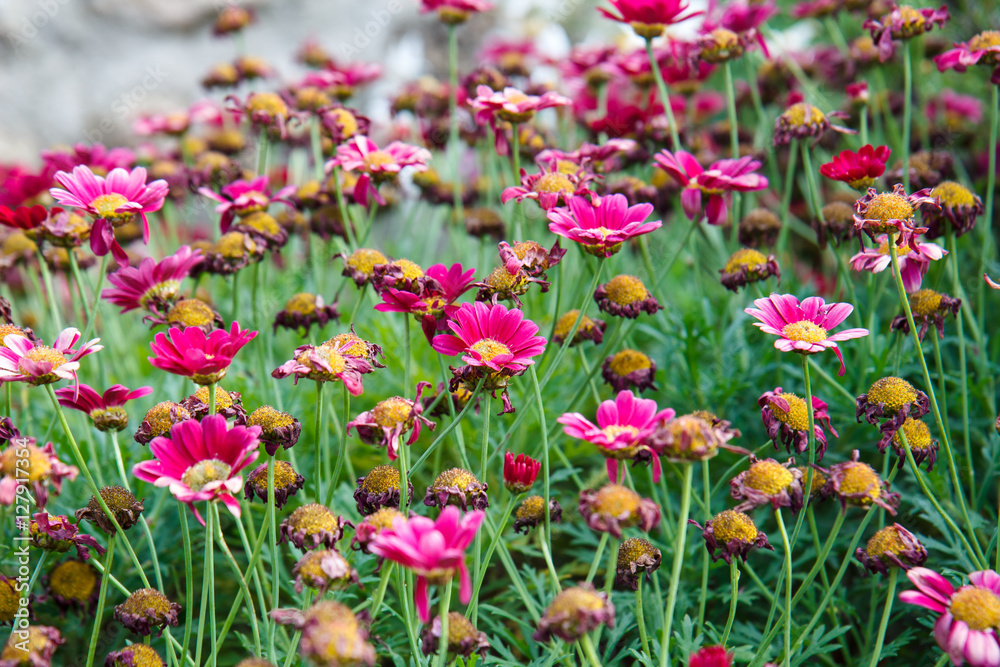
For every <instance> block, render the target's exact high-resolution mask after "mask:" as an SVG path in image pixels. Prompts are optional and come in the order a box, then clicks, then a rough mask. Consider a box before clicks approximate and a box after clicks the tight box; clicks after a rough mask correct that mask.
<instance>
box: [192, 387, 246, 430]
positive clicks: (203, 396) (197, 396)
mask: <svg viewBox="0 0 1000 667" xmlns="http://www.w3.org/2000/svg"><path fill="white" fill-rule="evenodd" d="M210 402H211V397H210V396H209V390H208V387H205V386H203V387H201V388H199V389H198V390H197V391H196V392H194V393H193V394H191V395H190V396H188V397H187V398H185V399H184V400H183V401H181V406H182V407H183V408H184V409H185V410H187V411H188V413H190V415H191V417H193V418H194V419H197V420H198V421H201V420H202V419H204V418H205V417H207V416H208V414H209V407H210V406H209V403H210ZM213 414H217V415H222V416H223V417H225V418H226V419H234V420H235V423H236V424H237V425H239V426H245V425H246V421H247V411H246V410H244V409H243V400H242V397H241V396H240V393H239V392H237V391H226V390H225V389H223V388H222V386H221V385H219V386H216V388H215V412H214V413H213Z"/></svg>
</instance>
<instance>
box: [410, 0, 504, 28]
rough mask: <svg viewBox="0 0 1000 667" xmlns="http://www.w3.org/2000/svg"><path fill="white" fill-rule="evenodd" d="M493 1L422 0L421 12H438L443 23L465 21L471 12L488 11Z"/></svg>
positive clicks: (451, 23)
mask: <svg viewBox="0 0 1000 667" xmlns="http://www.w3.org/2000/svg"><path fill="white" fill-rule="evenodd" d="M491 9H493V3H491V2H486V0H420V13H421V14H426V13H427V12H437V14H438V17H439V18H440V19H441V21H442V22H443V23H447V24H450V25H457V24H459V23H464V22H465V21H466V20H467V19H468V18H469V15H470V14H477V13H479V12H488V11H489V10H491Z"/></svg>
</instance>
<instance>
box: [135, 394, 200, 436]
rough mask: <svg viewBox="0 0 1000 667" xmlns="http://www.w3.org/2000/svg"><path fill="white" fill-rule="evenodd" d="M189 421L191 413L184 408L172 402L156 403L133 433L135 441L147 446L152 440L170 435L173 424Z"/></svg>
mask: <svg viewBox="0 0 1000 667" xmlns="http://www.w3.org/2000/svg"><path fill="white" fill-rule="evenodd" d="M186 419H191V413H190V412H188V411H187V410H186V409H185V408H184V406H182V405H181V404H179V403H174V402H173V401H163V402H161V403H157V404H156V405H154V406H153V407H151V408H150V409H149V411H148V412H146V416H145V417H143V418H142V424H140V425H139V429H138V430H137V431H136V432H135V441H136V442H138V443H140V444H143V445H148V444H149V443H150V442H151V441H152V440H153V438H158V437H160V436H163V435H166V434H168V433H170V427H171V426H173V425H174V424H179V423H180V422H182V421H184V420H186Z"/></svg>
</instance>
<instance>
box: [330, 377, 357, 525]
mask: <svg viewBox="0 0 1000 667" xmlns="http://www.w3.org/2000/svg"><path fill="white" fill-rule="evenodd" d="M350 420H351V392H349V391H347V385H346V384H345V385H344V424H345V425H346V424H347V422H349V421H350ZM346 458H347V429H346V428H341V429H340V452H339V453H338V455H337V465H336V466H335V467H334V469H333V477H332V478H330V486H328V487H327V488H326V503H325V504H326V506H327V507H330V506H331V503H332V502H333V494H334V491H336V489H337V482H338V481H339V480H340V471H341V470H343V469H344V459H346Z"/></svg>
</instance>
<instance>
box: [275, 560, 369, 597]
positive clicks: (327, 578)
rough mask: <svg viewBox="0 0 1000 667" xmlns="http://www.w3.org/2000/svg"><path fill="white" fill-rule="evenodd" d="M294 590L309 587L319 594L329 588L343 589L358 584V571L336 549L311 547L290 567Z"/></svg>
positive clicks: (300, 590) (297, 591)
mask: <svg viewBox="0 0 1000 667" xmlns="http://www.w3.org/2000/svg"><path fill="white" fill-rule="evenodd" d="M292 576H293V577H295V592H296V593H301V592H302V589H303V588H311V589H313V590H315V591H317V592H318V593H319V594H320V595H322V594H323V593H326V592H327V591H328V590H331V589H343V588H347V587H348V586H350V585H351V584H352V583H353V584H358V585H359V586H360V582H359V581H358V572H357V570H355V569H354V568H352V567H351V565H350V563H348V562H347V559H346V558H344V557H343V556H342V555H340V553H338V552H337V550H336V549H313V550H312V551H306V553H305V554H304V555H303V556H302V558H300V559H299V562H297V563H296V564H295V565H294V566H293V567H292Z"/></svg>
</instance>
